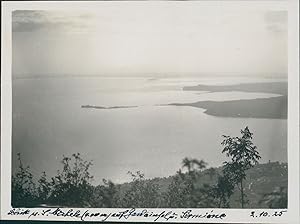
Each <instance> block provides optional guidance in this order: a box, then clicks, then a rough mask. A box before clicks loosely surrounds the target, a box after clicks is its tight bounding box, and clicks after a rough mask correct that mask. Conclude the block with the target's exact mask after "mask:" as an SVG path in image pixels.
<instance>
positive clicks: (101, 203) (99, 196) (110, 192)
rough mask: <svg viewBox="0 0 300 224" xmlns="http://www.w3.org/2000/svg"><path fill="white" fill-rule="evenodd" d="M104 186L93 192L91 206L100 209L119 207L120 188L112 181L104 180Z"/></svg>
mask: <svg viewBox="0 0 300 224" xmlns="http://www.w3.org/2000/svg"><path fill="white" fill-rule="evenodd" d="M103 183H104V185H98V186H97V187H95V188H94V190H93V196H92V197H91V206H92V207H98V208H113V207H116V206H117V201H118V199H117V192H118V190H119V189H118V187H117V186H116V185H115V184H114V183H113V182H112V181H110V180H106V179H103Z"/></svg>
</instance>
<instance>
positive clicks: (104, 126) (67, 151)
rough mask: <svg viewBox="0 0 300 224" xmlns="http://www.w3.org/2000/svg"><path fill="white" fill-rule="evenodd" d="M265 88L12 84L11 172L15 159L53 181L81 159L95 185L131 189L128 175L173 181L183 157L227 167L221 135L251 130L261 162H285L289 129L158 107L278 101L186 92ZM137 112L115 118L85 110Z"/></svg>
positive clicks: (164, 82)
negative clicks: (66, 162) (69, 161)
mask: <svg viewBox="0 0 300 224" xmlns="http://www.w3.org/2000/svg"><path fill="white" fill-rule="evenodd" d="M254 81H255V82H257V81H260V82H266V81H274V80H253V79H243V80H238V81H237V80H236V79H227V80H226V81H224V80H218V79H195V78H184V79H183V78H182V79H181V78H170V79H148V78H43V79H15V80H14V81H13V158H14V159H13V166H14V167H15V166H16V161H15V158H16V156H15V155H16V153H17V152H21V154H22V157H23V160H24V163H26V164H28V165H30V167H31V169H32V170H33V173H34V174H36V175H39V173H40V172H42V171H46V172H47V173H48V174H49V175H53V174H54V173H55V172H56V170H57V169H59V168H61V167H60V164H59V161H60V160H61V158H62V155H71V154H72V153H75V152H80V153H81V154H82V156H83V158H85V159H87V160H93V162H94V165H93V167H92V170H91V171H92V174H93V175H94V176H95V181H94V183H95V184H98V183H100V181H101V179H102V178H107V179H111V180H113V181H115V182H124V181H128V180H129V179H128V175H127V171H129V170H130V171H137V170H140V171H142V172H144V173H145V175H146V177H148V178H152V177H157V176H159V177H162V176H169V175H173V174H174V173H175V172H176V171H177V170H178V169H179V168H180V165H181V161H182V159H183V158H184V157H186V156H188V157H195V158H199V159H204V160H205V161H206V162H208V163H209V165H210V166H219V165H221V163H222V162H223V161H224V156H223V155H222V154H221V150H222V147H221V145H220V142H221V140H222V138H221V135H222V134H228V135H239V131H240V129H241V128H244V127H245V126H246V125H248V126H249V128H250V130H251V131H252V132H254V142H255V144H256V145H257V146H258V149H259V151H260V153H261V156H262V162H267V161H268V160H271V161H277V160H278V161H286V160H287V149H286V148H287V121H286V120H280V119H252V118H251V119H245V118H222V117H214V116H210V115H207V114H204V113H203V111H204V110H203V109H200V108H193V107H176V106H158V105H159V104H167V103H186V102H196V101H201V100H214V101H226V100H237V99H254V98H267V97H272V96H278V95H276V94H266V93H245V92H224V93H220V92H218V93H207V92H194V91H182V87H183V86H193V85H197V84H219V85H221V84H223V85H224V83H225V84H234V83H240V82H254ZM87 104H89V105H96V106H137V107H134V108H122V109H111V110H100V109H85V108H81V105H87Z"/></svg>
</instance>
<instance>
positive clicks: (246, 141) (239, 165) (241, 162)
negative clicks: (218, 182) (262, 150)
mask: <svg viewBox="0 0 300 224" xmlns="http://www.w3.org/2000/svg"><path fill="white" fill-rule="evenodd" d="M241 134H242V137H230V136H226V135H223V137H224V140H223V141H222V143H221V144H222V145H223V146H224V149H223V151H222V153H225V154H226V156H227V157H229V158H231V161H230V162H225V163H224V170H223V172H224V175H225V176H226V177H227V178H229V180H230V181H231V183H232V184H233V185H236V186H237V187H238V188H239V191H240V193H241V194H240V195H241V196H240V202H241V207H242V208H243V207H244V205H245V203H247V201H246V194H245V192H244V186H243V181H244V180H245V179H246V173H245V172H246V170H248V169H250V168H251V167H253V166H254V165H256V164H258V160H259V159H260V158H261V157H260V156H259V152H258V151H257V147H256V146H255V145H254V144H253V142H252V135H253V133H251V132H250V130H249V128H248V127H246V128H245V129H244V130H241Z"/></svg>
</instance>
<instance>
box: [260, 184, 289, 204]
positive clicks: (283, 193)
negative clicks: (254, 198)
mask: <svg viewBox="0 0 300 224" xmlns="http://www.w3.org/2000/svg"><path fill="white" fill-rule="evenodd" d="M287 202H288V198H287V188H285V187H276V188H275V189H274V190H273V191H272V192H271V193H267V194H264V196H263V199H262V200H261V201H260V203H265V204H267V205H268V207H269V208H274V209H275V208H287Z"/></svg>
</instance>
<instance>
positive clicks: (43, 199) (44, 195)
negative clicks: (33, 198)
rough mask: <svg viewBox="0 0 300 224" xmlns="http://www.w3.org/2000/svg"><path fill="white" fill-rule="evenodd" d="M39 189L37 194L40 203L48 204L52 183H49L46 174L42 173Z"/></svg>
mask: <svg viewBox="0 0 300 224" xmlns="http://www.w3.org/2000/svg"><path fill="white" fill-rule="evenodd" d="M38 183H39V185H38V187H37V192H38V198H39V202H40V203H47V200H48V198H49V196H50V193H51V183H50V182H48V180H47V176H46V172H43V173H42V176H41V177H40V179H39V180H38Z"/></svg>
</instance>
